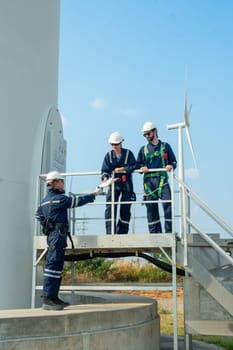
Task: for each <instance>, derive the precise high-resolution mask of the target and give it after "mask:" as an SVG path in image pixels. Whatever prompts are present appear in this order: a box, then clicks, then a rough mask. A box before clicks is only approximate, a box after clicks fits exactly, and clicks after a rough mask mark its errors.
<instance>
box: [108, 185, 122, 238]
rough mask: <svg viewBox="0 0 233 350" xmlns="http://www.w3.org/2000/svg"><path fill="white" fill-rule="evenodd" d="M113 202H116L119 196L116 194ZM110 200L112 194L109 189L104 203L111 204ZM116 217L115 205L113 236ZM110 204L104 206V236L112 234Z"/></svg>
mask: <svg viewBox="0 0 233 350" xmlns="http://www.w3.org/2000/svg"><path fill="white" fill-rule="evenodd" d="M114 197H115V198H114V202H117V201H118V197H119V194H118V193H117V192H116V193H115V196H114ZM111 200H112V193H111V188H110V189H109V191H108V193H107V195H106V202H111ZM116 215H117V205H116V204H114V234H115V233H116ZM112 220H113V218H112V204H106V208H105V227H106V234H107V235H110V234H112Z"/></svg>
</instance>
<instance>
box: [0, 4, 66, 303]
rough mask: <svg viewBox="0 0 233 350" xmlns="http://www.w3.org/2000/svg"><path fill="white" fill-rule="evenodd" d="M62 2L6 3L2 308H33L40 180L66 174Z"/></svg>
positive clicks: (0, 177)
mask: <svg viewBox="0 0 233 350" xmlns="http://www.w3.org/2000/svg"><path fill="white" fill-rule="evenodd" d="M59 12H60V3H59V0H53V1H48V0H39V1H38V0H20V1H15V0H1V11H0V33H1V35H0V51H1V56H0V76H1V81H0V106H1V107H0V108H1V112H0V118H1V119H0V120H1V128H0V130H1V131H0V133H1V134H0V149H1V172H0V192H1V201H0V222H1V230H0V237H1V244H0V266H1V288H0V309H9V308H11V309H15V308H24V307H30V305H31V288H32V253H33V235H34V212H35V198H36V179H37V176H38V174H40V173H42V172H47V171H49V170H50V169H51V170H52V168H54V169H58V170H60V171H62V172H64V170H65V159H66V143H65V140H64V138H63V129H62V122H61V117H60V115H59V112H58V109H57V100H58V51H59V16H60V13H59Z"/></svg>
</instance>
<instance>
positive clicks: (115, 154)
mask: <svg viewBox="0 0 233 350" xmlns="http://www.w3.org/2000/svg"><path fill="white" fill-rule="evenodd" d="M123 141H124V138H123V137H122V135H121V134H120V133H119V132H118V131H115V132H113V133H112V134H111V135H110V137H109V140H108V142H109V143H110V145H111V146H112V150H111V151H110V152H108V153H107V154H106V155H105V157H104V160H103V164H102V168H101V173H102V180H103V181H106V180H108V179H109V178H110V177H111V176H114V178H115V179H116V181H115V182H114V186H115V191H114V201H115V202H118V200H120V202H121V204H120V208H119V209H120V210H119V218H118V221H117V224H116V216H117V204H115V205H114V234H127V233H128V231H129V222H130V217H131V204H130V203H129V204H124V203H123V202H130V201H135V200H136V198H135V193H134V190H133V182H132V172H133V171H134V169H135V166H136V159H135V157H134V154H133V153H132V152H131V151H130V150H129V149H125V148H122V142H123ZM111 200H112V188H111V187H110V188H109V190H108V192H107V195H106V202H111ZM105 226H106V234H111V233H112V206H111V204H106V209H105Z"/></svg>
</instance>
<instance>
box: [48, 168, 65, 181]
mask: <svg viewBox="0 0 233 350" xmlns="http://www.w3.org/2000/svg"><path fill="white" fill-rule="evenodd" d="M54 180H64V178H63V177H62V176H61V174H60V173H59V171H56V170H54V171H50V172H49V173H48V174H47V176H46V183H47V184H50V183H51V182H53V181H54Z"/></svg>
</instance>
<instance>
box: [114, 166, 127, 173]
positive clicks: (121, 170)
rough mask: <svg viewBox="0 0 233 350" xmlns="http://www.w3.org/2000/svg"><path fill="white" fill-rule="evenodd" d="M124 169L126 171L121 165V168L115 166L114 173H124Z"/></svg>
mask: <svg viewBox="0 0 233 350" xmlns="http://www.w3.org/2000/svg"><path fill="white" fill-rule="evenodd" d="M123 171H125V167H123V166H122V167H121V168H115V170H114V173H116V174H118V173H122V172H123Z"/></svg>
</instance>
